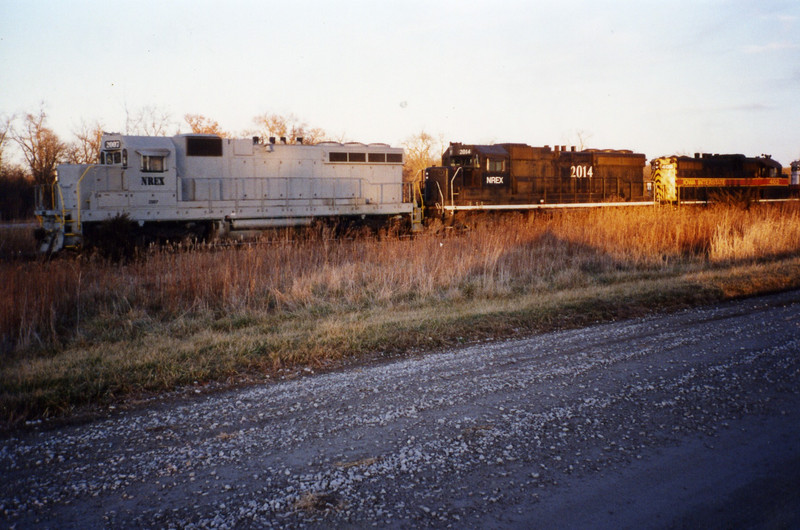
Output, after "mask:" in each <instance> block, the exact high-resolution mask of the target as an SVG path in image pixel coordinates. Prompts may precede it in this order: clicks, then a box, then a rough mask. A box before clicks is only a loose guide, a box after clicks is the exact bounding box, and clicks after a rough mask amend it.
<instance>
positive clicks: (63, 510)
mask: <svg viewBox="0 0 800 530" xmlns="http://www.w3.org/2000/svg"><path fill="white" fill-rule="evenodd" d="M0 476H1V477H2V483H0V526H10V527H14V526H17V527H20V528H23V527H53V528H56V527H57V528H70V527H81V528H87V527H88V528H93V527H94V528H97V527H111V528H130V527H147V528H151V527H159V528H162V527H163V528H170V527H187V528H192V527H219V528H231V527H245V528H247V527H258V528H263V527H270V526H279V527H310V528H314V527H332V526H335V527H344V528H347V527H358V528H361V527H365V526H371V525H377V526H380V527H398V528H402V527H420V526H422V527H426V526H432V527H454V528H461V527H476V526H477V527H511V528H517V527H518V528H536V527H541V528H559V527H563V528H580V527H600V528H603V527H605V528H626V527H627V528H643V527H652V528H670V527H705V528H710V527H715V526H716V527H738V526H746V527H763V528H798V527H800V291H794V292H788V293H783V294H778V295H773V296H767V297H762V298H755V299H748V300H743V301H737V302H732V303H727V304H724V305H720V306H715V307H711V308H701V309H693V310H687V311H683V312H680V313H676V314H670V315H663V316H653V317H647V318H642V319H635V320H628V321H622V322H614V323H608V324H599V325H596V326H592V327H588V328H584V329H578V330H568V331H560V332H554V333H546V334H542V335H537V336H534V337H530V338H525V339H521V340H513V341H505V342H486V343H481V344H473V345H469V346H465V347H462V348H458V349H454V350H449V351H444V352H441V353H436V354H429V355H425V356H412V357H409V358H405V359H402V360H395V361H391V362H383V363H376V364H372V365H369V366H361V367H355V368H350V369H347V370H340V371H336V372H332V373H324V374H311V373H305V374H302V376H300V377H286V378H285V380H282V381H276V382H274V383H267V384H263V385H258V386H251V387H248V388H244V389H239V390H235V391H228V392H224V393H216V394H211V395H205V394H199V395H190V396H188V397H187V396H186V395H183V396H181V397H172V398H169V399H164V400H160V401H157V402H154V403H151V404H149V405H147V406H144V407H140V408H138V409H136V410H124V411H122V410H117V411H112V412H110V413H109V414H108V416H107V417H104V418H100V419H96V420H93V421H89V422H84V423H82V424H76V425H70V426H63V427H58V428H56V427H52V426H48V425H46V424H41V425H38V426H33V428H31V429H28V430H27V431H25V432H22V433H17V434H15V435H13V437H6V438H4V439H0Z"/></svg>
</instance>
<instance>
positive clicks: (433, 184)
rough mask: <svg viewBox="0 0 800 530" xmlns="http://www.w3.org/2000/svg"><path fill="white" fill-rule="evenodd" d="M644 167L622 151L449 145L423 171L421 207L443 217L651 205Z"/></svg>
mask: <svg viewBox="0 0 800 530" xmlns="http://www.w3.org/2000/svg"><path fill="white" fill-rule="evenodd" d="M644 167H645V156H644V155H643V154H640V153H634V152H632V151H627V150H597V149H587V150H581V151H577V150H576V149H575V148H574V147H573V148H572V149H570V150H567V149H566V146H561V147H559V146H556V147H555V148H554V149H551V148H550V146H544V147H531V146H529V145H527V144H516V143H504V144H494V145H465V144H461V143H451V144H450V146H449V147H448V149H447V150H446V151H445V153H444V154H443V155H442V166H441V167H431V168H428V169H427V170H426V171H425V188H424V189H425V191H424V199H425V201H424V202H425V205H426V207H428V208H430V207H431V206H433V205H435V207H436V208H437V210H438V211H439V212H442V213H443V212H455V211H459V210H493V209H494V210H496V209H516V210H520V209H535V208H552V207H589V206H599V205H609V204H626V205H628V204H650V201H649V199H651V197H650V195H649V191H648V187H647V183H645V181H644ZM645 201H647V202H645Z"/></svg>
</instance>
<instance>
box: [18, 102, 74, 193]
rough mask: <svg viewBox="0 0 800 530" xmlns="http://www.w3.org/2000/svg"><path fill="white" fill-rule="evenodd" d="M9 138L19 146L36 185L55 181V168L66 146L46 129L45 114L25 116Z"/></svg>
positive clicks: (43, 112)
mask: <svg viewBox="0 0 800 530" xmlns="http://www.w3.org/2000/svg"><path fill="white" fill-rule="evenodd" d="M11 137H12V138H13V139H14V141H15V142H16V143H17V145H19V147H20V149H21V151H22V155H23V156H24V157H25V161H26V162H27V163H28V166H29V167H30V170H31V176H32V177H33V180H34V182H35V183H36V184H40V185H50V184H52V183H53V182H54V181H55V176H56V166H57V165H58V163H59V162H61V160H62V158H63V157H64V154H65V152H66V145H65V144H64V142H62V141H61V140H60V139H59V138H58V136H57V135H56V133H54V132H53V131H52V129H50V128H49V127H47V114H46V113H45V111H44V109H43V108H41V109H39V113H38V114H30V113H29V114H26V115H25V117H24V118H23V122H22V125H21V127H20V128H19V129H17V128H13V129H12V133H11Z"/></svg>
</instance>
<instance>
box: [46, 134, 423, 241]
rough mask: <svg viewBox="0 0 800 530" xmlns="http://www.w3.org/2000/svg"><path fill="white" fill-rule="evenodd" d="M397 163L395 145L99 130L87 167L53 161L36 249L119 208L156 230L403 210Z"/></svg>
mask: <svg viewBox="0 0 800 530" xmlns="http://www.w3.org/2000/svg"><path fill="white" fill-rule="evenodd" d="M402 168H403V150H402V149H401V148H392V147H390V146H388V145H387V144H369V145H365V144H361V143H347V144H341V143H337V142H324V143H320V144H316V145H305V144H303V143H302V140H300V139H298V141H297V142H296V143H286V141H285V139H283V138H282V139H281V140H280V141H278V142H276V141H275V139H274V138H270V139H269V141H268V142H261V141H260V140H259V139H258V138H257V137H254V138H253V139H228V138H221V137H219V136H216V135H198V134H183V135H177V136H173V137H149V136H126V135H121V134H104V135H103V137H102V139H101V152H100V160H99V161H98V163H97V164H62V165H60V166H58V177H57V179H56V183H55V185H54V188H53V190H51V191H52V193H49V194H46V193H40V194H39V196H38V200H37V203H38V204H37V211H36V214H37V216H38V217H39V218H40V222H41V224H42V228H44V232H43V235H44V237H43V239H42V243H41V250H42V251H43V252H55V251H58V250H60V249H62V248H70V247H77V246H79V245H80V244H81V243H82V242H83V239H84V238H85V237H87V236H90V235H91V233H92V230H93V229H94V228H96V227H97V226H99V224H100V223H102V222H103V221H106V220H109V219H113V218H115V217H118V216H123V215H124V216H127V218H128V219H130V220H131V221H132V222H134V223H136V224H137V225H138V227H139V228H140V229H141V232H142V233H145V234H150V235H155V236H159V237H164V236H170V235H174V236H176V237H177V236H180V235H181V234H183V235H196V236H198V237H207V236H210V235H212V234H217V233H226V232H236V231H240V230H241V231H244V230H256V229H264V228H269V227H281V226H299V225H307V224H310V223H311V221H312V220H313V219H315V218H338V217H349V218H360V219H366V218H368V217H372V218H382V219H386V218H389V217H393V216H398V215H401V216H410V215H411V213H412V210H413V204H412V203H411V202H408V201H406V200H404V197H410V196H411V194H410V193H404V189H403V179H402ZM47 195H49V196H50V197H49V198H47V199H46V198H45V197H46V196H47ZM44 202H48V203H49V204H47V205H45V204H43V203H44Z"/></svg>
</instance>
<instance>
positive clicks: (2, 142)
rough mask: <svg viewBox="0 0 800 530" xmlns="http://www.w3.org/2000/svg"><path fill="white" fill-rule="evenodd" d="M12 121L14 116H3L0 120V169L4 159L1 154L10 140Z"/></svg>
mask: <svg viewBox="0 0 800 530" xmlns="http://www.w3.org/2000/svg"><path fill="white" fill-rule="evenodd" d="M13 121H14V116H13V115H12V116H3V117H2V118H0V168H3V166H4V164H5V159H4V158H3V153H4V151H5V147H6V142H7V141H8V140H10V139H11V132H12V129H11V125H12V123H13Z"/></svg>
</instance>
